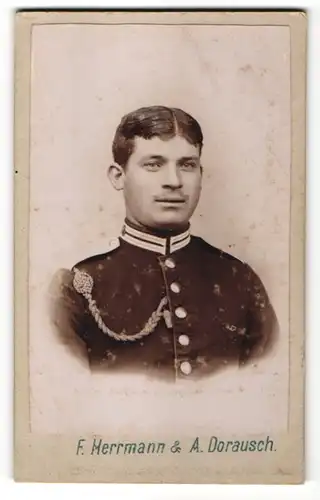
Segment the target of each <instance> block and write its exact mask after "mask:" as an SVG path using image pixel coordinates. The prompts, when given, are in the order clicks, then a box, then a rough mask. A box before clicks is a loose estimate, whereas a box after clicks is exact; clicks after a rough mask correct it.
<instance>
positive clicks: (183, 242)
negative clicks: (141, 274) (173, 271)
mask: <svg viewBox="0 0 320 500" xmlns="http://www.w3.org/2000/svg"><path fill="white" fill-rule="evenodd" d="M120 237H121V238H122V239H123V240H124V241H126V242H127V243H130V244H131V245H134V246H137V247H139V248H143V249H144V250H149V251H151V252H155V253H159V254H161V255H170V254H171V253H173V252H176V251H177V250H180V249H181V248H183V247H185V246H187V245H188V244H189V243H190V240H191V234H190V226H189V224H188V226H187V228H186V229H185V230H184V231H182V232H177V231H175V232H174V233H173V232H172V231H162V230H159V231H151V230H147V229H143V230H142V229H140V228H137V227H134V225H133V224H132V223H131V222H129V221H128V220H125V222H124V224H123V227H122V232H121V235H120Z"/></svg>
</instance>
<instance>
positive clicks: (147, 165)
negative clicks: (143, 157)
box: [144, 161, 161, 170]
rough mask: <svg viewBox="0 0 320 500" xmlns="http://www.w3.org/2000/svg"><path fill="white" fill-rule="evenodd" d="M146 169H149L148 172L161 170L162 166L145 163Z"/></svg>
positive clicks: (154, 163)
mask: <svg viewBox="0 0 320 500" xmlns="http://www.w3.org/2000/svg"><path fill="white" fill-rule="evenodd" d="M144 167H145V168H146V169H147V170H159V168H160V167H161V164H160V163H159V162H156V161H155V162H154V161H152V162H147V163H144Z"/></svg>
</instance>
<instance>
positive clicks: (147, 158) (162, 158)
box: [141, 155, 165, 161]
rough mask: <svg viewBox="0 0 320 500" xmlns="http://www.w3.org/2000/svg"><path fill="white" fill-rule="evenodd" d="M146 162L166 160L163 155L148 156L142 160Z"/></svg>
mask: <svg viewBox="0 0 320 500" xmlns="http://www.w3.org/2000/svg"><path fill="white" fill-rule="evenodd" d="M145 160H165V157H164V156H162V155H146V156H143V157H142V158H141V161H145Z"/></svg>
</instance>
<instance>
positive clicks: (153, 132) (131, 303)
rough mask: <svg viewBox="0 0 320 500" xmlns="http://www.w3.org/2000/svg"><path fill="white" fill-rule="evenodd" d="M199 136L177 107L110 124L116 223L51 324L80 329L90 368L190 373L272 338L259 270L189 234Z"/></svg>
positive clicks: (242, 355) (67, 288) (236, 358)
mask: <svg viewBox="0 0 320 500" xmlns="http://www.w3.org/2000/svg"><path fill="white" fill-rule="evenodd" d="M202 144H203V136H202V131H201V128H200V125H199V124H198V122H197V121H196V120H195V119H194V118H193V117H191V116H190V115H189V114H187V113H185V112H184V111H182V110H180V109H175V108H166V107H163V106H153V107H148V108H142V109H138V110H136V111H134V112H132V113H129V114H128V115H126V116H124V117H123V119H122V120H121V123H120V125H119V126H118V128H117V131H116V134H115V137H114V141H113V156H114V164H113V165H111V166H110V168H109V178H110V181H111V183H112V185H113V186H114V188H115V189H117V190H121V191H123V195H124V201H125V207H126V219H125V221H124V224H123V228H122V233H121V235H120V236H119V238H113V239H111V240H110V241H109V245H108V247H107V248H106V249H105V253H104V254H102V255H95V256H93V257H90V258H88V259H86V260H84V261H82V262H79V263H77V264H76V265H75V266H74V267H73V269H72V270H71V271H69V272H68V273H67V276H66V277H65V278H64V282H63V285H62V290H63V294H62V300H60V301H59V304H60V306H61V305H62V309H61V310H60V312H59V315H60V316H59V320H58V321H57V322H58V323H59V324H60V328H61V329H62V330H64V329H66V328H67V324H68V325H69V327H70V326H71V329H72V331H73V332H74V334H75V335H76V336H77V337H78V338H79V339H81V341H82V343H83V346H84V347H85V350H86V353H87V356H88V360H89V364H90V366H91V367H92V368H94V367H97V368H100V369H106V371H114V370H121V371H122V370H129V371H131V372H141V371H142V372H146V373H149V374H156V375H158V376H165V375H166V376H169V377H171V378H172V379H173V380H176V379H177V378H179V377H183V378H190V377H197V376H198V377H199V376H204V375H209V374H212V373H214V372H216V371H217V370H220V369H221V368H223V367H226V366H227V365H228V364H229V363H238V364H245V363H246V362H247V361H248V360H251V359H253V358H256V357H259V356H262V355H264V354H266V353H267V352H268V351H269V348H270V347H271V346H272V345H273V343H274V342H273V341H274V336H275V332H276V323H277V321H276V318H275V314H274V311H273V308H272V306H271V304H270V301H269V298H268V295H267V293H266V290H265V288H264V286H263V284H262V282H261V280H260V279H259V277H258V276H257V275H256V274H255V272H254V271H253V270H252V269H251V268H250V267H249V266H248V265H247V264H245V263H242V262H240V261H239V260H238V259H236V258H234V257H232V256H231V255H229V254H226V253H224V252H223V251H221V250H219V249H217V248H214V247H212V246H211V245H209V244H208V243H206V242H205V241H204V240H202V239H201V238H199V237H195V236H191V234H190V227H189V220H190V217H191V216H192V214H193V212H194V210H195V208H196V206H197V204H198V200H199V196H200V192H201V182H202V166H201V161H200V158H201V149H202ZM65 331H66V330H65Z"/></svg>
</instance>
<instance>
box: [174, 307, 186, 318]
mask: <svg viewBox="0 0 320 500" xmlns="http://www.w3.org/2000/svg"><path fill="white" fill-rule="evenodd" d="M174 313H175V315H176V316H177V318H180V319H184V318H186V317H187V311H186V310H185V309H184V308H183V307H177V309H176V310H175V311H174Z"/></svg>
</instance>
